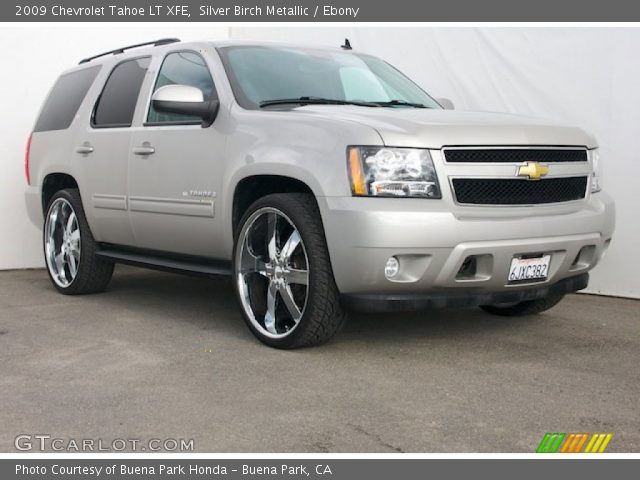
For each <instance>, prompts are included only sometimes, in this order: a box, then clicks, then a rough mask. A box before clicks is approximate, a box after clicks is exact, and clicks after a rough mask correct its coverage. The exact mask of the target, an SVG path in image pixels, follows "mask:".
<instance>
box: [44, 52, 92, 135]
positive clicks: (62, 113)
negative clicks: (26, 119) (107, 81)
mask: <svg viewBox="0 0 640 480" xmlns="http://www.w3.org/2000/svg"><path fill="white" fill-rule="evenodd" d="M99 71H100V66H99V65H96V66H95V67H91V68H85V69H82V70H78V71H76V72H71V73H67V74H65V75H62V76H61V77H60V78H58V80H57V81H56V83H55V85H54V86H53V88H52V89H51V92H50V93H49V96H48V97H47V100H46V101H45V102H44V106H43V107H42V112H41V113H40V117H38V121H37V122H36V126H35V128H34V129H33V130H34V131H35V132H44V131H47V130H64V129H65V128H69V125H71V122H72V121H73V117H75V116H76V113H77V112H78V108H80V104H81V103H82V100H84V97H85V95H86V94H87V92H88V91H89V87H91V85H92V84H93V81H94V80H95V78H96V75H98V72H99Z"/></svg>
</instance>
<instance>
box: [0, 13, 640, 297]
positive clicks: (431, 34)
mask: <svg viewBox="0 0 640 480" xmlns="http://www.w3.org/2000/svg"><path fill="white" fill-rule="evenodd" d="M229 33H230V34H231V36H232V37H235V38H250V39H268V40H281V41H294V42H304V43H317V44H324V45H339V44H341V43H342V42H343V40H344V38H345V37H349V38H350V39H351V43H352V45H354V47H355V48H356V49H359V50H362V51H367V52H369V53H373V54H377V55H379V56H381V57H383V58H385V59H386V60H388V61H390V62H391V63H393V64H394V65H396V66H397V67H399V68H400V69H401V70H403V71H404V72H405V73H407V74H409V76H410V77H412V78H413V79H414V80H416V81H417V82H418V83H420V84H421V85H422V86H424V87H425V89H427V90H428V91H429V92H431V93H432V94H434V95H435V96H443V97H449V98H451V99H453V101H454V102H455V104H456V107H457V108H460V109H477V110H490V111H506V112H516V113H523V114H533V115H536V116H542V117H550V118H555V119H559V120H563V121H565V122H567V123H570V124H575V125H579V126H582V127H584V128H586V129H588V130H590V131H592V132H594V133H595V134H596V135H597V137H598V139H599V141H600V144H601V146H602V153H603V155H602V156H603V158H604V161H605V162H606V166H605V168H606V170H605V189H606V190H608V191H609V192H610V193H611V194H613V196H614V197H615V198H616V201H617V206H618V215H617V222H618V225H617V230H616V235H615V237H614V240H613V243H612V247H611V249H610V251H609V254H608V255H607V257H606V258H605V259H604V261H603V262H602V264H601V265H600V266H598V268H597V269H596V270H595V271H594V273H593V276H592V281H591V285H590V291H592V292H595V293H604V294H611V295H620V296H629V297H636V298H640V278H639V277H638V276H637V275H636V272H637V271H640V255H638V254H637V253H634V252H635V249H634V248H633V247H636V246H637V245H640V222H639V221H638V220H637V214H636V213H635V206H636V204H637V203H638V199H640V193H639V191H640V188H639V187H638V186H636V183H637V181H638V179H639V178H640V160H636V156H637V155H636V153H635V152H636V149H637V148H638V147H636V145H635V141H634V140H636V137H639V136H640V135H639V134H640V88H639V87H638V78H640V62H639V61H638V59H637V55H638V51H640V29H624V28H615V29H609V28H606V29H605V28H588V29H582V28H407V27H403V28H389V27H376V28H353V27H352V28H346V27H345V28H342V27H341V28H327V27H320V26H313V27H311V26H310V27H304V28H296V27H277V28H275V27H268V28H256V27H246V28H245V27H242V28H240V27H233V28H231V29H228V28H223V27H211V26H206V25H202V26H200V25H191V26H182V25H170V24H167V25H162V26H158V25H148V26H145V25H142V24H140V25H126V26H120V25H117V26H116V25H108V26H103V25H88V26H86V25H85V26H44V27H41V26H37V27H6V26H3V27H0V42H1V44H2V45H3V46H5V48H4V49H3V60H4V62H3V63H2V65H3V68H4V69H5V71H4V75H3V81H2V84H0V105H2V110H3V113H4V115H2V119H1V120H0V128H1V130H0V131H1V132H3V133H2V134H0V162H2V167H3V168H2V173H1V176H0V214H1V215H2V218H3V222H2V225H3V227H2V228H1V229H0V269H7V268H25V267H41V266H42V265H43V261H42V255H41V247H40V234H39V232H38V230H37V229H36V228H35V227H33V226H31V224H30V223H29V222H28V220H27V218H26V214H25V212H24V206H23V200H22V189H23V187H24V174H23V154H24V144H25V141H26V139H27V136H28V134H29V131H30V129H31V127H32V125H33V122H34V117H35V114H36V112H37V111H38V108H39V107H40V104H41V103H42V100H43V98H44V96H45V94H46V92H47V90H48V89H49V87H50V86H51V84H52V83H53V81H54V80H55V77H56V76H57V74H58V73H59V71H60V70H62V69H64V68H67V67H68V66H71V65H74V64H75V63H77V61H78V60H79V59H80V58H84V57H86V56H87V55H91V54H92V53H94V52H101V51H104V50H109V49H112V48H114V47H116V46H120V45H127V44H130V43H136V42H139V41H144V40H148V39H154V38H160V37H174V36H177V37H180V38H182V39H184V40H197V39H219V38H226V37H227V35H228V34H229Z"/></svg>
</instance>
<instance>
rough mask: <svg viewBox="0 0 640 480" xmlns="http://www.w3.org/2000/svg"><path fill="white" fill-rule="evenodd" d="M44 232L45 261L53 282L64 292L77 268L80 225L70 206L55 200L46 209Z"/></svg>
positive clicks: (63, 201)
mask: <svg viewBox="0 0 640 480" xmlns="http://www.w3.org/2000/svg"><path fill="white" fill-rule="evenodd" d="M44 232H45V257H46V260H47V268H48V269H49V273H50V274H51V278H52V279H53V281H54V282H55V283H56V284H57V285H58V286H60V287H63V288H66V287H68V286H69V285H71V283H72V282H73V280H74V279H75V278H76V275H77V274H78V266H79V264H80V225H79V223H78V217H77V216H76V212H75V211H74V210H73V207H72V206H71V204H70V203H69V202H68V201H67V200H65V199H64V198H58V199H56V200H55V201H54V202H53V203H52V204H51V207H49V212H48V214H47V221H46V223H45V227H44Z"/></svg>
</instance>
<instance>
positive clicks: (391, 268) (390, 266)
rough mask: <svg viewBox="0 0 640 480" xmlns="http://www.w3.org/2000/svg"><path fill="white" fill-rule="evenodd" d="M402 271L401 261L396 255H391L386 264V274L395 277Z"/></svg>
mask: <svg viewBox="0 0 640 480" xmlns="http://www.w3.org/2000/svg"><path fill="white" fill-rule="evenodd" d="M399 271H400V262H398V259H397V258H396V257H389V260H387V264H386V265H385V266H384V276H385V277H387V278H393V277H395V276H396V275H397V274H398V272H399Z"/></svg>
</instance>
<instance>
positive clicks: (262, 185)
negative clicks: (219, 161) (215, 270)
mask: <svg viewBox="0 0 640 480" xmlns="http://www.w3.org/2000/svg"><path fill="white" fill-rule="evenodd" d="M272 193H309V194H311V195H312V196H313V198H314V201H315V197H316V196H315V194H314V192H313V190H312V188H311V187H310V186H309V185H308V184H307V183H306V182H304V181H302V180H300V179H298V178H295V177H291V176H286V175H272V174H254V175H249V176H247V177H244V178H242V179H241V180H240V181H238V183H236V186H235V188H234V191H233V196H232V213H231V231H232V233H233V235H234V237H235V234H236V230H237V227H238V224H239V222H240V219H241V218H242V216H243V215H244V214H245V212H246V211H247V209H248V208H249V207H250V206H251V204H252V203H254V202H255V201H256V200H258V199H260V198H262V197H264V196H266V195H270V194H272Z"/></svg>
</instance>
